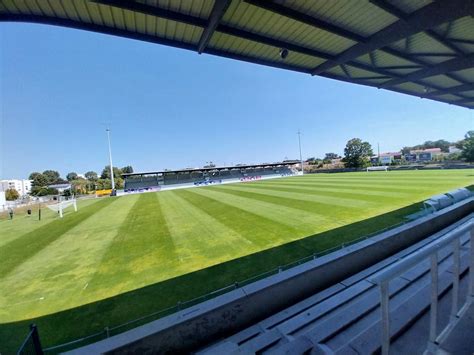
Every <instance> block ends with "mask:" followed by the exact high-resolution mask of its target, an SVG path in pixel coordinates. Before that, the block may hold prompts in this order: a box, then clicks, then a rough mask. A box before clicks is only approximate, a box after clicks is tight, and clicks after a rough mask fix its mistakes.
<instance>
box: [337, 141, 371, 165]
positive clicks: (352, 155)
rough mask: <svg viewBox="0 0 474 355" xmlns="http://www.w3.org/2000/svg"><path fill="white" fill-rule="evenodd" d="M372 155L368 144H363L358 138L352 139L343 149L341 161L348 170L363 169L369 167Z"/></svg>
mask: <svg viewBox="0 0 474 355" xmlns="http://www.w3.org/2000/svg"><path fill="white" fill-rule="evenodd" d="M372 155H373V152H372V146H371V145H370V143H369V142H363V141H362V140H361V139H360V138H352V139H351V140H349V141H348V142H347V144H346V147H345V148H344V160H343V161H344V163H345V164H346V166H347V167H349V168H364V167H366V166H369V165H370V157H371V156H372Z"/></svg>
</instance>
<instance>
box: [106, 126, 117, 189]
mask: <svg viewBox="0 0 474 355" xmlns="http://www.w3.org/2000/svg"><path fill="white" fill-rule="evenodd" d="M105 131H106V132H107V141H108V142H109V160H110V180H111V181H112V192H113V191H115V181H114V165H113V163H112V148H111V147H110V129H108V128H106V129H105Z"/></svg>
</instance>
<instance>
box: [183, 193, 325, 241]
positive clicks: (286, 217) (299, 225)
mask: <svg viewBox="0 0 474 355" xmlns="http://www.w3.org/2000/svg"><path fill="white" fill-rule="evenodd" d="M190 191H191V192H192V193H195V194H198V195H201V196H207V197H210V198H212V199H214V200H216V201H219V202H222V203H224V204H226V205H229V206H232V207H237V208H240V209H243V210H245V211H247V212H250V213H254V214H256V215H258V216H262V217H264V218H267V219H271V220H273V221H275V222H278V223H283V224H286V225H287V226H290V227H292V228H295V229H298V230H300V231H301V232H304V233H306V234H309V233H311V232H314V230H315V229H316V228H319V227H321V226H322V225H326V224H328V223H329V221H328V219H327V218H325V217H324V216H321V215H319V214H317V213H315V212H312V213H310V212H306V211H302V210H298V209H295V208H291V207H287V206H283V205H281V204H273V203H270V202H263V201H261V200H257V199H254V198H248V197H243V196H241V197H239V196H236V195H230V194H226V193H225V190H224V191H220V190H216V189H213V188H202V189H192V190H190Z"/></svg>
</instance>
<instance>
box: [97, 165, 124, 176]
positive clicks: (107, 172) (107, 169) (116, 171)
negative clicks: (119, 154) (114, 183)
mask: <svg viewBox="0 0 474 355" xmlns="http://www.w3.org/2000/svg"><path fill="white" fill-rule="evenodd" d="M121 175H122V170H120V169H119V168H117V167H116V166H114V178H119V177H120V176H121ZM100 178H101V179H110V165H106V166H105V168H104V169H102V174H100Z"/></svg>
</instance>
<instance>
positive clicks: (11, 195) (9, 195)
mask: <svg viewBox="0 0 474 355" xmlns="http://www.w3.org/2000/svg"><path fill="white" fill-rule="evenodd" d="M19 197H20V194H19V193H18V191H16V190H15V189H7V190H5V199H6V200H7V201H15V200H18V198H19Z"/></svg>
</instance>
